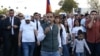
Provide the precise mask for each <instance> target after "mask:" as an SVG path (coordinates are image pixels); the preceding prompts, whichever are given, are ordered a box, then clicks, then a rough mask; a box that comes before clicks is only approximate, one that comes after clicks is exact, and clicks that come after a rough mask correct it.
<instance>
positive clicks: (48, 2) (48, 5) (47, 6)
mask: <svg viewBox="0 0 100 56" xmlns="http://www.w3.org/2000/svg"><path fill="white" fill-rule="evenodd" d="M49 12H52V11H51V5H50V0H47V5H46V13H49Z"/></svg>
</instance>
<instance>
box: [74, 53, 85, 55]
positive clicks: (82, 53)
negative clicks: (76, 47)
mask: <svg viewBox="0 0 100 56" xmlns="http://www.w3.org/2000/svg"><path fill="white" fill-rule="evenodd" d="M76 56H84V53H76Z"/></svg>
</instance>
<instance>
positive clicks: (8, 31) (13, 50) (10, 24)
mask: <svg viewBox="0 0 100 56" xmlns="http://www.w3.org/2000/svg"><path fill="white" fill-rule="evenodd" d="M19 26H20V20H19V19H18V18H16V17H15V16H14V10H13V9H10V10H9V17H7V18H6V19H5V20H4V23H3V29H4V56H16V55H17V50H18V33H19Z"/></svg>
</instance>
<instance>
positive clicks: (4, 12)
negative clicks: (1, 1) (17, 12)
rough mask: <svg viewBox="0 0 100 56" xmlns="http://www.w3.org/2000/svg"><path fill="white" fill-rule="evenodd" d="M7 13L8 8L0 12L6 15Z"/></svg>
mask: <svg viewBox="0 0 100 56" xmlns="http://www.w3.org/2000/svg"><path fill="white" fill-rule="evenodd" d="M7 11H8V10H7V8H4V9H2V10H0V14H6V12H7Z"/></svg>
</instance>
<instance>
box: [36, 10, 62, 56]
mask: <svg viewBox="0 0 100 56" xmlns="http://www.w3.org/2000/svg"><path fill="white" fill-rule="evenodd" d="M46 17H47V18H48V19H49V23H48V24H44V25H42V27H43V33H44V35H45V37H43V36H42V37H39V35H42V34H38V37H37V39H38V40H40V41H41V56H60V53H59V47H61V46H59V45H61V44H59V40H58V26H57V25H55V24H54V18H55V17H54V14H53V13H51V12H50V13H48V14H47V16H46ZM41 32H42V31H41Z"/></svg>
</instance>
